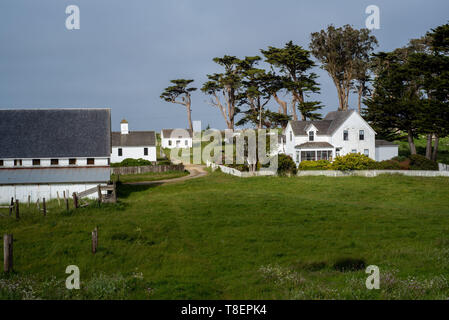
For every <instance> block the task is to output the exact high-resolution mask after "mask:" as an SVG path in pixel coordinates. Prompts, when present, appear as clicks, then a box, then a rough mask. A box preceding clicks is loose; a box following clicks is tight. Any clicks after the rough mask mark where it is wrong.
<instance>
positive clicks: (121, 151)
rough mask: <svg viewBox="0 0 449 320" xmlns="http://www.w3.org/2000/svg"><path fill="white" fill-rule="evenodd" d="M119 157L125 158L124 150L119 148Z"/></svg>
mask: <svg viewBox="0 0 449 320" xmlns="http://www.w3.org/2000/svg"><path fill="white" fill-rule="evenodd" d="M118 156H119V157H121V156H123V150H122V148H118Z"/></svg>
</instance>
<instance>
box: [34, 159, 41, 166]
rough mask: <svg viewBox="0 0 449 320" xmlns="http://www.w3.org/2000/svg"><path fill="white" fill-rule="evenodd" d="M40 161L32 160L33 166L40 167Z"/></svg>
mask: <svg viewBox="0 0 449 320" xmlns="http://www.w3.org/2000/svg"><path fill="white" fill-rule="evenodd" d="M40 165H41V160H40V159H33V166H40Z"/></svg>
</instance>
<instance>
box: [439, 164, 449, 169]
mask: <svg viewBox="0 0 449 320" xmlns="http://www.w3.org/2000/svg"><path fill="white" fill-rule="evenodd" d="M438 170H439V171H449V165H447V164H444V163H438Z"/></svg>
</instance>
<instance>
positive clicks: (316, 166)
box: [298, 160, 331, 170]
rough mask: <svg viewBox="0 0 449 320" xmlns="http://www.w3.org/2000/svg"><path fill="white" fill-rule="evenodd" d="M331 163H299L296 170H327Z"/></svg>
mask: <svg viewBox="0 0 449 320" xmlns="http://www.w3.org/2000/svg"><path fill="white" fill-rule="evenodd" d="M330 166H331V163H330V162H329V161H328V160H317V161H308V160H305V161H301V163H300V164H299V166H298V170H329V168H330Z"/></svg>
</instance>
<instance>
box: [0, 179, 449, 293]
mask: <svg viewBox="0 0 449 320" xmlns="http://www.w3.org/2000/svg"><path fill="white" fill-rule="evenodd" d="M448 194H449V179H447V178H419V177H404V176H380V177H377V178H362V177H343V178H326V177H303V178H300V177H292V178H280V177H255V178H247V179H240V178H237V177H232V176H228V175H224V174H222V173H219V172H215V173H211V174H210V175H208V176H206V177H202V178H198V179H193V180H188V181H185V182H182V183H176V184H167V185H161V186H121V189H120V193H119V197H120V198H119V199H120V202H119V203H118V204H115V205H112V204H111V205H103V206H102V207H98V206H96V205H94V206H93V207H90V208H83V209H79V210H77V211H74V210H72V211H70V212H69V213H65V212H63V211H62V210H60V209H59V208H58V207H57V204H56V203H55V202H52V203H50V204H49V210H50V212H49V214H48V216H47V217H43V216H42V215H40V214H39V213H37V212H36V210H35V209H34V208H33V209H29V208H26V207H25V206H24V207H23V208H22V219H21V220H20V221H15V220H14V219H13V218H9V217H1V216H0V231H1V232H2V234H3V233H5V232H12V233H13V234H14V237H15V239H16V240H15V243H14V249H15V256H14V259H15V260H14V261H15V270H16V273H15V274H12V275H4V274H2V275H1V276H0V298H2V299H7V298H16V299H17V298H44V299H46V298H57V299H66V298H67V299H68V298H92V299H107V298H117V299H122V298H123V299H132V298H137V299H308V298H312V299H382V298H384V299H409V298H411V299H429V298H434V299H447V298H448V297H449V282H448V281H449V280H448V272H449V197H448ZM0 213H2V214H7V211H5V210H3V211H1V212H0ZM95 226H98V228H99V250H98V252H97V254H96V255H93V254H92V253H91V252H90V232H91V231H92V230H93V229H94V227H95ZM341 258H352V259H360V260H363V261H364V262H365V263H366V265H370V264H374V265H377V266H379V268H380V273H381V280H380V288H381V289H380V290H367V289H366V287H365V279H366V277H367V275H366V274H365V272H364V270H358V271H348V270H346V271H341V270H340V269H338V268H336V267H335V262H336V261H337V260H339V259H341ZM72 264H74V265H77V266H78V267H79V268H80V273H81V290H72V291H69V290H67V289H65V286H64V284H65V278H66V277H67V275H66V274H65V268H66V266H68V265H72Z"/></svg>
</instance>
